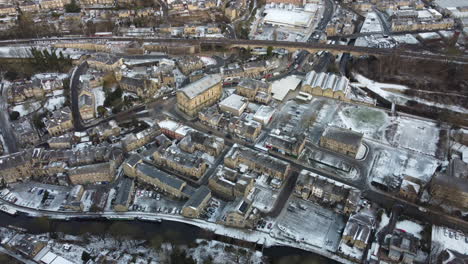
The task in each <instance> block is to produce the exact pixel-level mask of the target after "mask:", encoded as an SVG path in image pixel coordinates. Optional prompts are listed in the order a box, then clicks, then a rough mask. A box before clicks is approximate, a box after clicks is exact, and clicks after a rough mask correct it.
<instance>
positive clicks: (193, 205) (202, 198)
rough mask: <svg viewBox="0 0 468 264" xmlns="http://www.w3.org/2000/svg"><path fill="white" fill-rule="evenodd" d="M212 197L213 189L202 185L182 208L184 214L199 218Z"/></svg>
mask: <svg viewBox="0 0 468 264" xmlns="http://www.w3.org/2000/svg"><path fill="white" fill-rule="evenodd" d="M210 199H211V191H210V189H208V187H206V186H205V185H202V186H200V188H198V189H197V190H195V193H194V194H193V195H192V196H191V197H190V198H189V199H188V201H187V202H186V203H185V204H184V207H183V208H182V215H183V216H185V217H190V218H199V217H200V215H201V214H202V213H203V210H204V209H205V208H206V206H207V205H208V202H209V201H210Z"/></svg>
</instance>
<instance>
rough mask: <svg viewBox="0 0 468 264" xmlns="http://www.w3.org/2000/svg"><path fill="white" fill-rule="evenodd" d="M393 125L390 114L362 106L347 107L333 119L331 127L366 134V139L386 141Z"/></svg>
mask: <svg viewBox="0 0 468 264" xmlns="http://www.w3.org/2000/svg"><path fill="white" fill-rule="evenodd" d="M390 124H391V120H390V118H389V117H388V114H387V113H386V112H385V111H383V110H380V109H377V108H371V107H367V106H362V105H355V106H352V105H346V106H344V107H342V108H341V109H340V111H339V112H338V113H337V115H335V117H334V118H333V119H332V122H331V125H332V126H336V127H341V128H345V129H351V130H353V131H355V132H359V133H362V134H364V137H366V138H370V139H374V140H379V141H384V142H385V131H386V130H387V129H388V126H389V125H390Z"/></svg>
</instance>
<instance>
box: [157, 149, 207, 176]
mask: <svg viewBox="0 0 468 264" xmlns="http://www.w3.org/2000/svg"><path fill="white" fill-rule="evenodd" d="M153 159H154V162H155V164H157V165H158V166H163V167H166V168H170V169H172V170H174V171H176V172H178V173H181V174H182V175H186V176H189V177H194V178H201V177H202V176H203V175H204V174H205V172H206V170H207V169H208V164H207V163H206V161H205V160H204V159H202V158H201V157H198V156H197V155H194V154H191V153H188V152H185V151H182V150H181V149H180V148H179V147H177V146H176V145H171V146H169V147H168V148H164V147H159V148H157V149H156V151H155V152H154V153H153Z"/></svg>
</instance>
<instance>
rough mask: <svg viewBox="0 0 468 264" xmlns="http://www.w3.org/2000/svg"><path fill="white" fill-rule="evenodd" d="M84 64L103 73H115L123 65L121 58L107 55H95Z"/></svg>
mask: <svg viewBox="0 0 468 264" xmlns="http://www.w3.org/2000/svg"><path fill="white" fill-rule="evenodd" d="M106 1H107V0H106ZM90 48H91V49H92V47H90ZM86 62H87V63H88V65H89V67H91V68H94V69H96V70H100V71H105V72H115V71H116V70H117V69H119V68H120V67H121V66H122V65H123V59H122V58H118V57H116V56H114V55H110V54H107V53H97V54H95V55H93V56H92V57H91V58H89V59H87V60H86Z"/></svg>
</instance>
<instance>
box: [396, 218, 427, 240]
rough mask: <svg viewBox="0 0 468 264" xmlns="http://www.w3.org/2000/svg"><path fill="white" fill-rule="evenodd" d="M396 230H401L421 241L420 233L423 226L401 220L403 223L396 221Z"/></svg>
mask: <svg viewBox="0 0 468 264" xmlns="http://www.w3.org/2000/svg"><path fill="white" fill-rule="evenodd" d="M395 228H396V229H401V230H403V231H405V232H406V233H410V234H412V235H413V236H415V237H417V238H419V239H421V231H422V230H423V226H422V225H420V224H418V223H416V222H413V221H410V220H403V221H398V222H397V223H396V226H395Z"/></svg>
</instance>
